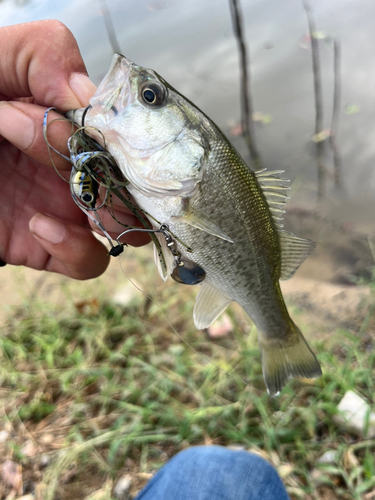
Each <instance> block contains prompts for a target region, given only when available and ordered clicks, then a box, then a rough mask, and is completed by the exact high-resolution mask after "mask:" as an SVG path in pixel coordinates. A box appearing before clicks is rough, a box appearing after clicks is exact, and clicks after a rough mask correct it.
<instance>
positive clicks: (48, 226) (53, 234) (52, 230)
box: [29, 214, 67, 245]
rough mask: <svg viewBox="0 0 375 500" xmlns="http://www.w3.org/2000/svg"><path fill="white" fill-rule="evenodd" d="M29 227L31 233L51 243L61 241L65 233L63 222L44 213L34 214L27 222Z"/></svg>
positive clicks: (55, 243) (54, 243)
mask: <svg viewBox="0 0 375 500" xmlns="http://www.w3.org/2000/svg"><path fill="white" fill-rule="evenodd" d="M29 229H30V232H31V233H32V234H34V235H35V236H38V238H42V239H43V240H46V241H48V242H49V243H52V244H53V245H57V244H58V243H61V242H62V241H63V240H64V239H65V238H66V235H67V230H66V227H65V226H64V224H62V223H61V222H59V221H57V220H56V219H52V217H48V216H47V215H44V214H36V215H34V217H33V218H32V219H31V220H30V222H29Z"/></svg>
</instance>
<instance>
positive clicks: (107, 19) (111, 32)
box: [99, 0, 121, 54]
mask: <svg viewBox="0 0 375 500" xmlns="http://www.w3.org/2000/svg"><path fill="white" fill-rule="evenodd" d="M99 1H100V6H101V9H102V16H103V18H104V23H105V27H106V30H107V34H108V38H109V42H110V44H111V47H112V50H113V52H114V53H116V54H121V49H120V44H119V43H118V40H117V36H116V32H115V28H114V26H113V23H112V19H111V14H110V12H109V10H108V7H107V3H106V0H99Z"/></svg>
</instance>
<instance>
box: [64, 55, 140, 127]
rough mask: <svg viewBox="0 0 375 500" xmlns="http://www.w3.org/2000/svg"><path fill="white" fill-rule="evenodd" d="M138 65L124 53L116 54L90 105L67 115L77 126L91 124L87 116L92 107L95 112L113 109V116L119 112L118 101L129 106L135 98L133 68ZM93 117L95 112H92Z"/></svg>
mask: <svg viewBox="0 0 375 500" xmlns="http://www.w3.org/2000/svg"><path fill="white" fill-rule="evenodd" d="M134 67H137V66H136V65H135V64H134V63H133V62H132V61H130V60H129V59H127V58H126V57H125V56H124V55H122V54H117V53H116V54H114V55H113V57H112V61H111V65H110V67H109V70H108V72H107V74H106V75H105V77H104V78H103V80H102V81H101V82H100V84H99V87H98V88H97V89H96V92H95V94H94V95H93V96H92V97H91V99H90V105H89V106H87V107H85V108H78V109H74V110H70V111H68V112H67V113H65V116H66V117H67V118H68V119H69V120H71V121H73V122H74V123H75V124H76V125H77V126H79V127H83V126H85V125H90V123H89V122H90V121H89V122H88V123H85V118H86V116H87V115H88V113H89V111H90V110H91V109H93V110H94V114H96V115H97V114H107V113H108V112H109V111H113V114H112V117H113V116H116V115H117V114H118V111H117V107H116V102H117V101H118V100H119V99H121V108H122V109H123V108H125V107H127V106H128V105H129V104H130V103H131V102H132V101H133V100H134V96H132V91H131V80H132V76H133V75H132V69H133V68H134ZM90 114H91V117H92V116H93V113H90Z"/></svg>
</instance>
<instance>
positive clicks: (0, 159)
mask: <svg viewBox="0 0 375 500" xmlns="http://www.w3.org/2000/svg"><path fill="white" fill-rule="evenodd" d="M0 54H1V57H0V259H2V260H3V261H4V262H6V263H8V264H14V265H25V266H28V267H31V268H34V269H44V270H47V271H53V272H58V273H61V274H65V275H67V276H70V277H72V278H76V279H88V278H93V277H95V276H98V275H100V274H101V273H103V272H104V271H105V269H106V267H107V265H108V262H109V257H108V255H107V254H108V251H107V249H106V248H105V246H104V245H103V244H102V243H101V242H99V241H98V240H97V239H96V238H95V237H94V235H93V234H92V232H91V230H90V225H89V222H88V220H87V217H86V216H85V215H84V214H83V213H82V211H81V210H80V209H79V208H78V207H77V206H76V205H75V203H74V202H73V200H72V199H71V195H70V189H69V184H68V183H67V182H64V181H63V180H62V179H61V178H59V176H58V175H57V173H56V172H55V170H54V169H53V168H52V165H51V160H50V157H49V154H48V150H47V146H46V144H45V142H44V138H43V132H42V124H43V117H44V113H45V110H46V108H47V107H51V106H53V107H55V108H57V109H58V110H59V111H62V112H65V111H68V110H69V109H73V108H80V107H83V106H87V105H88V101H89V98H90V97H91V96H92V95H93V94H94V92H95V86H94V84H93V83H92V82H91V81H90V80H89V78H88V77H87V76H86V74H87V73H86V68H85V65H84V63H83V60H82V57H81V54H80V52H79V49H78V45H77V42H76V40H75V38H74V36H73V35H72V33H71V32H70V31H69V30H68V28H66V26H64V25H63V24H62V23H60V22H58V21H38V22H34V23H26V24H21V25H15V26H10V27H5V28H0ZM58 117H60V118H61V115H59V114H58V113H55V112H50V115H49V121H51V120H52V119H54V118H58ZM70 135H71V125H69V123H68V122H63V121H59V122H55V123H54V124H52V125H51V126H50V127H49V129H48V139H49V142H50V144H52V145H53V146H54V148H55V149H57V150H58V151H60V152H61V153H63V154H65V155H68V151H67V139H68V137H69V136H70ZM53 159H54V162H55V165H56V166H57V168H58V169H59V170H60V171H61V173H62V174H63V175H64V176H65V177H66V178H67V179H68V178H69V172H70V169H71V165H70V163H69V162H67V161H66V160H64V159H62V158H61V157H59V156H58V155H56V154H53ZM116 218H117V219H118V220H119V221H121V222H122V223H125V224H128V225H131V226H134V225H139V222H138V221H137V219H136V218H135V217H134V215H133V214H131V213H130V212H129V211H128V210H127V209H126V208H125V207H123V206H121V205H118V206H117V207H116ZM105 227H106V229H107V231H108V232H109V233H110V234H111V236H116V235H117V234H119V233H120V232H122V231H123V227H122V226H120V225H119V224H117V223H116V222H115V221H113V220H112V219H111V218H106V221H105ZM93 229H94V230H97V231H98V233H99V234H100V231H99V230H98V228H97V227H93ZM147 241H148V236H147V235H146V234H144V233H143V234H142V233H138V234H137V233H135V234H134V233H133V234H131V235H129V238H128V239H127V240H126V242H127V243H130V244H133V245H135V246H139V245H141V244H144V243H146V242H147Z"/></svg>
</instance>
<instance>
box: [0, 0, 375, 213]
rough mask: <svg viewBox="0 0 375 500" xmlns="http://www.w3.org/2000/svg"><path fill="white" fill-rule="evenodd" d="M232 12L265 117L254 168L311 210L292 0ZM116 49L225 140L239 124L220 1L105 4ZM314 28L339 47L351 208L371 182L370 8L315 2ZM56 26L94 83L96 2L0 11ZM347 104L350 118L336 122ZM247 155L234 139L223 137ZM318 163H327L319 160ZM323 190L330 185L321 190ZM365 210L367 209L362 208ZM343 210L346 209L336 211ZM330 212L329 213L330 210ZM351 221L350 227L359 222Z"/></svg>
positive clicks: (326, 75) (307, 96) (8, 4)
mask: <svg viewBox="0 0 375 500" xmlns="http://www.w3.org/2000/svg"><path fill="white" fill-rule="evenodd" d="M242 4H243V5H242V10H243V13H244V23H245V29H246V35H247V39H248V41H249V43H250V48H251V61H252V65H251V69H252V76H253V100H254V110H255V111H258V112H261V113H264V114H268V115H271V116H272V118H273V120H272V123H270V124H268V125H263V124H260V123H258V124H257V127H256V129H257V130H256V132H257V139H258V148H259V150H260V151H261V154H262V158H263V162H264V165H265V166H267V167H268V168H271V169H272V168H277V169H279V168H282V169H285V170H286V173H287V175H288V176H289V177H290V178H292V179H293V180H294V179H296V178H297V179H298V186H299V187H298V190H297V192H296V193H295V195H294V199H293V203H296V204H298V203H300V202H302V201H303V202H306V200H307V201H309V202H311V203H314V202H315V196H316V194H315V184H316V164H315V159H314V155H313V152H312V147H311V142H310V140H311V137H312V135H313V133H314V113H315V110H314V95H313V77H312V70H311V53H310V50H309V48H302V47H303V44H302V47H301V41H303V40H304V36H305V35H306V33H307V31H308V28H307V21H306V16H305V13H304V11H303V8H302V4H301V2H300V1H299V0H285V1H284V2H279V1H278V0H266V1H264V0H262V1H260V0H257V1H255V0H252V1H243V2H242ZM107 5H108V8H109V10H110V12H111V16H112V20H113V24H114V27H115V30H116V35H117V38H118V40H119V43H120V46H121V50H122V52H123V53H124V54H126V55H127V57H129V58H130V59H132V60H134V61H136V62H138V63H139V64H141V65H144V66H148V67H152V68H153V69H155V70H156V71H158V73H160V74H161V75H163V76H164V77H165V78H166V79H167V80H168V81H169V82H170V83H171V84H172V85H174V86H175V87H176V88H178V89H179V90H180V91H181V92H182V93H183V94H185V95H186V96H187V97H188V98H190V99H192V100H193V101H194V102H195V103H196V104H197V105H198V106H199V107H201V108H202V109H203V110H204V111H205V112H206V113H207V114H208V115H209V116H210V117H211V118H212V119H213V120H214V121H215V122H217V124H218V125H219V126H220V127H221V128H222V129H223V130H224V131H225V132H226V133H229V129H230V125H232V124H233V123H236V122H238V121H239V119H240V104H239V102H240V101H239V95H238V93H239V80H238V78H239V71H238V54H237V47H236V42H235V40H234V37H233V34H232V26H231V20H230V13H229V5H228V2H227V1H226V0H222V1H219V2H218V1H217V0H206V1H205V2H202V1H200V0H199V1H198V0H192V1H189V2H185V1H183V0H140V1H137V2H135V1H133V2H123V1H122V0H121V1H120V0H113V1H111V0H108V1H107ZM313 9H314V15H315V19H316V23H317V26H318V29H319V30H321V31H323V32H324V33H326V34H328V35H331V36H334V37H336V38H338V39H339V40H340V41H341V46H342V110H341V117H340V125H339V133H338V145H339V147H340V150H341V154H342V157H343V171H344V178H345V183H346V186H347V188H348V193H349V195H350V197H351V199H353V198H354V199H355V200H356V201H357V202H359V201H363V200H364V199H370V198H372V197H373V192H374V188H375V179H374V175H373V158H374V153H375V141H374V140H373V137H372V116H373V114H374V105H375V101H374V90H375V89H374V81H375V67H374V65H373V47H374V46H375V32H374V30H373V18H374V14H375V12H374V11H375V6H374V3H373V1H372V0H360V1H358V2H355V3H354V2H352V1H350V0H345V1H343V0H340V1H339V0H330V1H328V2H327V1H325V0H318V1H315V2H314V4H313ZM46 18H56V19H59V20H61V21H62V22H64V23H65V24H66V25H67V26H68V27H69V28H70V29H71V30H72V32H73V33H74V35H75V36H76V38H77V40H78V43H79V45H80V48H81V51H82V54H83V57H84V60H85V61H86V64H87V67H88V70H89V73H90V75H91V78H92V79H93V81H94V82H96V83H98V82H99V81H100V79H101V78H102V76H103V75H104V73H105V72H106V70H107V67H108V65H109V61H110V58H111V46H110V44H109V41H108V36H107V33H106V30H105V25H104V21H103V18H102V16H101V9H100V4H99V2H96V1H92V0H74V2H73V1H66V0H64V1H62V0H56V1H54V2H49V1H47V0H30V2H28V3H27V4H26V5H23V6H22V7H20V6H19V4H16V3H15V2H14V0H3V2H2V3H1V4H0V19H1V25H3V26H4V25H8V24H14V23H19V22H25V21H31V20H37V19H46ZM332 57H333V55H332V47H331V46H330V45H329V44H324V43H321V64H322V74H323V89H324V115H325V116H324V123H325V127H327V128H329V126H330V120H331V112H332V111H331V110H332V91H333V60H332ZM347 105H355V106H356V107H357V109H358V112H357V113H354V114H350V115H348V114H345V113H344V108H345V106H347ZM232 140H233V141H234V143H235V145H236V146H237V147H238V148H239V149H240V151H241V152H242V154H244V155H245V156H246V155H247V151H246V148H245V147H244V144H243V142H242V140H241V139H240V138H232ZM327 161H328V162H329V163H330V162H331V159H330V157H329V154H328V159H327ZM330 185H331V187H332V185H333V184H332V182H330ZM329 195H330V196H329V198H330V202H329V204H330V208H329V210H330V211H333V212H335V211H336V212H338V215H340V212H341V208H342V206H343V203H342V201H340V200H338V199H337V198H336V197H335V192H334V191H332V190H331V191H329ZM366 203H367V201H366ZM345 206H347V205H345ZM335 207H338V208H337V210H336V208H335ZM359 212H360V214H354V212H353V217H354V218H357V219H358V217H359V218H361V215H363V214H361V212H363V213H365V209H364V208H361V209H360V210H359Z"/></svg>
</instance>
